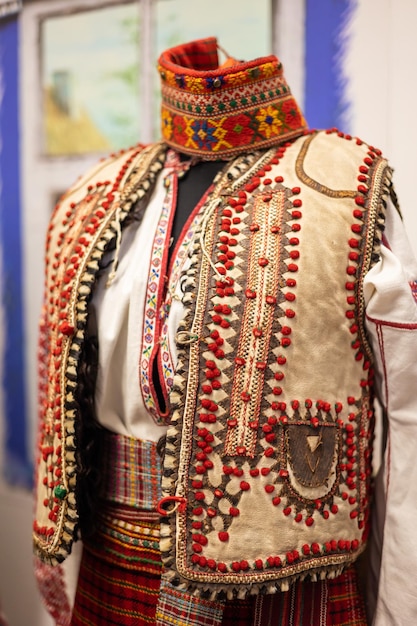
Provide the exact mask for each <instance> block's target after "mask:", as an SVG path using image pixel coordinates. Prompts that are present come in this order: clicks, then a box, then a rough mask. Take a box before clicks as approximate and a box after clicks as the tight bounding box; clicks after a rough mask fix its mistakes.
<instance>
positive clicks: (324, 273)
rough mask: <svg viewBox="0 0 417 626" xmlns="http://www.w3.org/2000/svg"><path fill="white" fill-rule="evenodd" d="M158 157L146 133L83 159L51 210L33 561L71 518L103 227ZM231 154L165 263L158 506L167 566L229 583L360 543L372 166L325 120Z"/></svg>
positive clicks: (376, 213) (174, 574) (216, 587)
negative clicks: (163, 437)
mask: <svg viewBox="0 0 417 626" xmlns="http://www.w3.org/2000/svg"><path fill="white" fill-rule="evenodd" d="M164 154H165V148H164V147H163V146H162V145H159V144H157V145H155V146H150V147H148V148H145V149H143V148H142V147H139V148H138V149H136V150H132V151H128V152H127V153H120V154H118V155H115V156H113V157H112V158H111V159H110V160H108V161H105V162H103V163H101V164H100V165H99V166H98V167H97V168H96V170H94V171H93V172H92V173H90V174H89V175H88V176H87V177H85V178H84V179H83V180H81V181H80V182H79V184H78V185H77V186H76V187H75V188H74V189H73V190H72V191H71V193H70V194H68V195H67V196H66V197H65V198H64V200H63V202H62V203H61V204H60V205H59V207H57V209H56V211H55V213H54V215H53V218H52V221H51V225H50V228H49V232H48V238H47V258H48V259H49V261H48V262H47V274H46V284H45V308H44V314H43V318H42V322H41V341H40V374H41V376H40V381H41V384H40V409H41V421H40V431H39V455H38V463H37V493H38V500H37V509H36V519H35V522H34V543H35V550H36V552H37V554H38V555H39V556H40V557H41V558H42V559H43V560H44V561H47V562H51V563H56V562H60V561H62V560H63V559H64V558H65V556H66V555H67V554H68V553H69V552H70V550H71V544H72V541H73V537H74V534H75V529H76V525H77V521H78V514H77V502H76V484H77V460H76V459H77V437H76V425H77V421H78V420H80V419H82V416H80V415H79V414H78V409H77V403H76V401H75V397H76V388H77V382H78V368H79V360H80V354H81V352H82V346H83V342H84V336H85V329H86V324H87V301H88V299H89V297H90V295H91V292H92V289H93V286H94V281H95V278H96V274H97V271H98V268H99V262H100V259H101V257H102V255H103V254H104V251H105V249H106V247H107V245H108V243H109V242H110V241H111V240H112V239H114V238H115V237H116V234H117V226H118V224H123V221H124V219H125V218H126V216H127V215H128V214H129V212H130V210H131V209H132V207H133V206H134V205H136V204H137V202H138V201H141V202H142V203H143V208H144V210H145V208H146V197H145V196H146V194H147V193H149V192H150V190H151V188H152V186H153V183H154V181H155V179H156V177H157V175H158V173H159V172H160V170H161V169H162V166H163V160H164ZM242 160H245V157H239V158H238V159H236V160H235V161H234V162H232V163H231V164H230V165H229V166H228V167H227V168H226V171H225V173H224V176H223V177H222V178H221V180H220V181H219V184H218V185H217V188H216V190H215V191H214V192H213V194H212V196H211V197H210V198H209V200H208V203H207V207H206V210H205V212H204V215H203V219H202V223H201V233H200V236H199V237H198V239H197V241H196V244H195V249H194V253H193V257H192V266H191V268H190V270H189V271H188V272H187V275H186V276H185V277H183V280H184V284H185V286H186V292H185V294H184V304H185V306H186V307H187V309H188V310H187V316H186V318H185V320H184V323H183V325H182V326H181V328H180V329H179V331H178V334H177V340H178V345H179V350H180V352H179V364H178V369H177V374H176V379H175V387H174V390H173V393H172V397H171V403H172V405H173V406H174V407H175V410H174V413H173V420H172V427H171V430H170V432H169V435H168V439H167V454H166V464H165V470H164V480H163V488H164V491H165V494H164V495H165V497H166V498H167V499H166V500H165V504H164V503H161V507H165V508H166V509H167V510H168V512H169V513H170V515H169V516H168V517H166V518H165V521H166V522H168V523H165V524H163V525H162V536H163V538H162V548H163V557H164V560H165V565H166V567H167V568H168V570H169V575H170V577H171V579H172V580H174V581H175V582H178V581H181V582H183V583H184V584H186V585H187V586H190V587H191V588H194V587H199V588H201V587H202V588H206V589H209V590H210V591H211V592H213V593H214V594H216V593H217V592H218V591H220V590H223V589H226V590H228V593H229V595H230V594H233V593H235V592H239V590H241V589H244V588H245V586H248V587H249V586H250V587H251V588H254V587H256V586H259V587H262V588H264V589H266V590H268V591H270V590H271V589H273V590H274V589H276V588H277V587H281V588H286V586H287V585H288V582H289V581H291V580H292V579H294V578H296V577H302V576H304V575H306V574H307V573H308V574H310V575H311V576H313V577H314V576H316V575H320V576H325V575H333V574H335V573H336V572H337V571H339V570H340V569H341V568H342V567H343V566H344V565H345V564H346V563H349V562H351V561H352V560H353V559H355V558H356V556H357V555H358V554H359V553H360V552H361V551H362V550H363V547H364V543H365V540H366V532H367V522H368V517H369V514H368V500H369V480H370V471H371V470H370V462H371V458H370V457H371V453H370V439H371V435H372V408H371V404H372V375H371V372H372V369H371V367H370V365H371V356H370V354H369V347H368V345H367V341H366V337H365V334H364V329H363V325H362V322H363V312H364V311H363V309H364V303H363V297H362V291H361V283H362V278H363V276H364V274H365V273H366V272H367V271H368V270H369V268H370V266H371V264H372V263H373V262H374V261H375V260H376V258H377V256H375V255H376V254H377V252H378V241H379V225H380V222H381V220H382V211H383V202H384V195H385V194H386V193H387V185H388V184H389V181H390V170H389V168H388V166H387V163H386V161H385V160H383V159H382V158H381V156H380V154H379V152H378V151H376V150H374V149H371V148H369V147H368V146H366V145H365V144H362V143H361V142H359V141H356V140H351V139H350V138H346V137H343V136H338V134H337V133H330V134H326V133H313V134H310V135H307V136H304V137H301V138H299V139H297V140H296V141H295V142H294V143H292V144H290V143H288V144H285V145H282V146H281V147H279V148H278V149H277V148H274V149H271V150H269V151H268V152H266V153H259V154H258V155H257V156H253V157H250V158H247V159H246V166H245V167H243V168H242V167H241V164H242ZM242 172H243V173H242ZM358 178H359V180H358ZM173 498H174V504H175V505H176V506H175V507H172V506H171V504H170V501H171V499H173ZM172 508H175V511H172V510H171V509H172ZM261 539H262V541H261Z"/></svg>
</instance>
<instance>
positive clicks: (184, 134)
mask: <svg viewBox="0 0 417 626" xmlns="http://www.w3.org/2000/svg"><path fill="white" fill-rule="evenodd" d="M218 50H219V47H218V44H217V40H216V38H215V37H210V38H208V39H199V40H196V41H192V42H190V43H187V44H184V45H180V46H176V47H174V48H170V49H168V50H166V51H165V52H163V53H162V54H161V56H160V58H159V66H158V70H159V73H160V76H161V82H162V88H161V93H162V136H163V139H164V140H165V141H166V143H167V144H169V145H170V146H172V147H173V148H176V149H177V150H179V151H180V152H184V153H186V154H190V155H198V156H200V157H201V158H203V159H206V160H221V159H229V158H231V157H233V156H235V155H237V154H241V153H243V152H247V151H251V150H256V149H259V148H267V147H270V146H273V145H275V144H278V143H281V142H283V141H286V140H288V139H292V138H294V137H297V136H299V135H301V134H302V133H303V132H304V130H305V129H306V122H305V120H304V117H303V115H302V113H301V111H300V109H299V107H298V105H297V102H296V101H295V99H294V98H293V96H292V95H291V91H290V88H289V87H288V85H287V83H286V81H285V78H284V75H283V68H282V65H281V63H280V61H279V60H278V59H277V57H275V56H273V55H270V56H267V57H262V58H258V59H255V60H253V61H248V62H243V61H235V60H234V59H230V58H229V59H227V61H226V62H225V63H224V64H223V65H220V66H219V59H218Z"/></svg>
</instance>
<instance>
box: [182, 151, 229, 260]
mask: <svg viewBox="0 0 417 626" xmlns="http://www.w3.org/2000/svg"><path fill="white" fill-rule="evenodd" d="M224 164H225V162H224V161H200V162H198V163H196V164H195V165H192V166H191V167H190V169H189V170H188V171H187V172H185V174H184V175H183V176H182V177H181V178H179V179H178V197H177V207H176V209H175V216H174V223H173V225H172V232H171V237H172V239H173V243H172V245H171V251H172V250H173V249H174V248H175V244H176V243H177V241H178V239H179V236H180V235H181V231H182V229H183V227H184V224H185V223H186V221H187V220H188V218H189V216H190V215H191V213H192V212H193V210H194V209H195V207H196V206H197V204H198V203H199V202H200V200H201V198H202V197H203V195H204V194H205V193H206V191H207V189H208V188H209V187H210V185H211V184H212V182H213V180H214V178H215V177H216V174H217V173H218V172H219V171H220V170H221V169H222V168H223V167H224Z"/></svg>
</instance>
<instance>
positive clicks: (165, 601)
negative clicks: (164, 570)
mask: <svg viewBox="0 0 417 626" xmlns="http://www.w3.org/2000/svg"><path fill="white" fill-rule="evenodd" d="M223 608H224V603H223V602H211V601H210V600H205V599H204V598H196V597H193V596H191V595H190V594H188V593H186V592H183V591H180V590H179V589H176V588H175V587H173V586H172V585H170V583H169V582H167V581H164V580H162V582H161V590H160V599H159V602H158V607H157V611H156V626H166V625H167V624H175V626H189V625H190V624H193V626H220V624H222V618H223Z"/></svg>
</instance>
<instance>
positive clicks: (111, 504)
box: [71, 435, 367, 626]
mask: <svg viewBox="0 0 417 626" xmlns="http://www.w3.org/2000/svg"><path fill="white" fill-rule="evenodd" d="M112 437H113V439H110V444H109V446H108V452H109V455H111V457H110V458H111V464H109V465H107V467H108V468H110V467H113V469H114V467H115V459H118V460H119V461H118V462H117V463H116V465H117V466H118V467H119V470H121V469H122V468H124V471H125V472H126V471H127V470H126V468H128V467H129V465H128V464H127V463H125V462H124V461H123V459H125V461H126V460H127V457H130V459H132V454H131V451H129V450H128V449H127V448H129V446H131V445H134V444H133V441H134V440H130V439H129V438H126V437H123V438H120V437H119V436H114V435H113V436H112ZM126 439H128V441H124V440H126ZM135 445H136V446H137V445H138V444H135ZM126 446H127V447H126ZM142 456H143V455H142ZM110 458H108V459H107V460H108V461H109V462H110ZM137 467H142V468H143V467H144V465H141V464H140V463H139V465H138V466H137ZM153 467H155V466H153ZM152 471H154V470H152ZM127 473H128V480H129V484H128V485H127V484H126V480H124V478H123V471H119V473H118V476H117V489H116V488H113V487H114V484H115V483H114V480H115V479H114V477H115V473H114V472H111V481H110V482H112V484H113V487H111V488H109V490H108V494H109V496H110V497H109V499H107V500H106V501H104V500H103V506H102V509H101V510H100V511H99V512H98V513H97V518H98V522H99V523H98V525H97V531H96V533H95V535H94V536H93V537H92V538H91V539H89V540H88V541H87V542H85V543H84V548H83V555H82V560H81V566H80V573H79V580H78V586H77V593H76V597H75V604H74V608H73V615H72V621H71V624H72V626H113V625H114V626H125V625H126V626H146V625H150V624H164V625H165V624H166V626H170V625H172V626H218V625H219V624H222V626H366V625H367V620H366V614H365V607H364V601H363V597H362V595H361V593H360V590H359V586H358V580H357V573H356V569H355V567H354V566H352V567H350V568H348V569H347V570H345V572H343V574H341V575H340V576H338V577H337V578H335V579H333V580H324V581H319V582H307V581H303V582H298V583H296V584H294V585H293V586H292V587H291V588H290V590H289V591H287V592H281V593H276V594H274V595H258V596H255V597H249V598H247V599H245V600H233V601H228V602H226V603H225V604H224V605H219V604H216V603H214V602H210V601H205V600H193V599H191V600H190V598H189V597H185V594H182V593H181V592H179V591H178V590H176V589H175V588H172V587H170V588H168V589H164V594H163V596H162V597H163V601H162V603H161V601H160V602H159V605H158V599H159V596H160V587H161V572H162V567H161V559H160V553H159V522H158V518H157V515H156V513H155V508H154V505H155V502H154V501H153V500H155V499H158V497H159V494H158V487H157V484H158V481H155V480H154V479H153V477H150V476H149V475H147V476H144V477H143V480H142V481H140V480H139V482H138V484H137V485H135V481H133V482H132V473H131V471H130V470H129V471H128V472H127ZM109 480H110V479H109ZM144 485H146V486H147V489H148V490H149V493H150V494H151V492H152V495H151V497H150V499H149V500H148V503H149V506H147V507H146V508H143V504H144V499H143V490H144ZM137 490H139V491H140V494H139V495H141V496H142V500H141V504H142V508H141V509H138V508H136V507H132V506H131V504H130V502H131V501H132V499H133V498H134V494H135V491H137ZM117 494H119V496H120V497H119V496H118V495H117ZM126 494H128V496H129V500H130V502H129V503H128V504H127V497H126ZM117 500H119V501H117ZM157 605H158V608H157ZM157 610H158V612H159V614H160V615H163V618H161V617H159V619H158V615H157Z"/></svg>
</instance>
